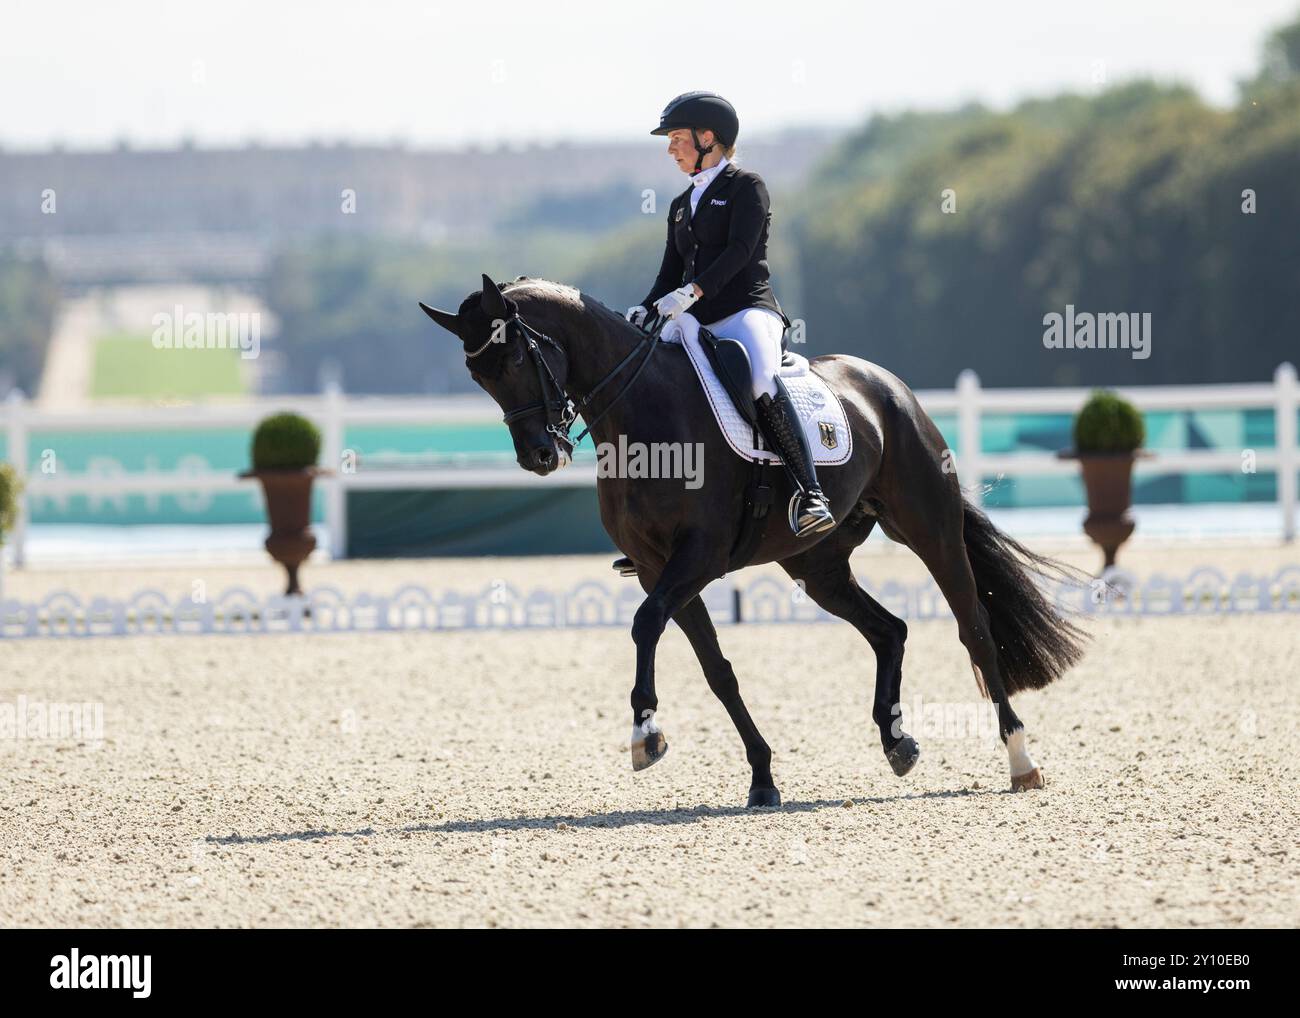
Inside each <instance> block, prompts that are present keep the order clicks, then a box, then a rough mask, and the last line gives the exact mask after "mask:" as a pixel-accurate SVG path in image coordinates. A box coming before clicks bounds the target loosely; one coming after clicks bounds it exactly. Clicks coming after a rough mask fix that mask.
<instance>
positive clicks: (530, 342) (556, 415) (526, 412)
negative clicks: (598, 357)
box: [465, 311, 668, 449]
mask: <svg viewBox="0 0 1300 1018" xmlns="http://www.w3.org/2000/svg"><path fill="white" fill-rule="evenodd" d="M656 317H658V318H659V320H658V321H657V322H656V323H655V326H654V328H653V329H651V330H649V331H648V332H646V333H645V335H644V336H643V337H642V339H641V341H640V342H639V343H637V345H636V346H635V347H633V349H632V352H631V353H629V354H628V355H627V356H626V357H624V358H623V359H622V360H621V361H619V363H618V366H617V367H615V368H614V370H613V371H611V372H609V374H607V375H606V376H605V377H604V378H602V379H601V380H600V381H599V382H597V383H596V385H595V387H594V388H593V389H592V390H591V391H590V392H589V393H587V395H585V396H583V397H582V399H580V400H578V402H577V403H574V401H573V399H572V398H571V397H570V396H569V394H568V392H567V391H565V388H564V386H563V385H561V384H560V381H559V379H557V378H556V377H555V373H554V372H553V371H551V366H550V365H549V364H547V363H546V358H545V357H543V356H542V347H541V343H547V344H549V345H550V346H553V347H554V348H555V349H556V350H559V351H560V353H562V354H564V355H565V356H566V357H567V356H568V353H567V351H566V350H565V349H564V347H562V346H560V344H559V343H557V342H556V341H555V340H553V339H552V338H551V337H550V336H548V335H546V334H545V333H544V332H538V331H537V330H536V329H534V328H533V327H532V326H531V325H529V324H528V323H527V322H525V321H524V319H523V317H522V316H521V315H520V314H519V312H518V311H516V312H515V313H514V315H513V316H512V317H511V318H509V319H508V320H507V321H506V328H507V329H509V328H510V327H511V326H518V327H519V332H520V335H521V336H523V339H524V345H525V349H527V351H528V355H529V356H530V357H531V358H532V360H533V367H534V368H535V369H536V371H537V384H538V386H539V388H540V390H541V394H542V398H541V399H540V400H538V401H537V402H534V403H526V404H525V405H524V406H521V407H516V408H515V409H514V410H508V411H506V414H505V416H504V417H503V418H502V420H503V421H505V423H506V424H513V423H514V422H515V421H518V420H522V419H523V418H525V417H529V416H531V415H533V414H539V413H544V414H546V430H547V431H549V432H550V433H551V434H552V435H554V436H555V437H556V438H558V439H561V440H563V441H564V442H565V444H566V445H568V446H569V448H570V449H573V448H576V447H577V445H578V443H579V442H581V441H582V440H583V439H584V438H586V437H587V435H589V434H590V433H591V429H592V428H594V427H595V426H596V425H597V424H598V423H599V422H600V420H601V418H603V417H604V416H605V415H606V414H607V413H609V412H610V410H612V409H613V408H614V404H616V403H617V402H618V401H619V400H620V399H622V398H623V395H624V394H625V393H626V392H627V391H628V389H630V388H632V385H633V383H634V382H636V380H637V379H638V378H639V377H640V376H641V372H642V371H644V370H645V367H646V365H647V364H649V363H650V358H651V357H653V356H654V353H655V350H656V348H658V346H659V333H660V332H662V331H663V327H664V325H665V324H667V321H668V319H667V318H663V317H660V316H656ZM539 340H540V341H541V342H540V343H539ZM493 342H494V340H491V339H489V340H488V341H487V342H486V343H484V344H483V345H482V346H480V347H479V348H478V349H477V350H475V351H473V352H472V353H467V354H466V355H465V356H466V357H467V358H473V357H477V356H478V355H479V354H481V353H483V351H484V350H486V349H487V348H488V347H489V346H490V345H491V344H492V343H493ZM643 348H644V350H645V356H644V357H642V358H641V363H640V364H638V365H637V367H636V371H634V372H633V373H632V377H631V378H629V379H628V380H627V383H626V384H625V385H624V386H623V388H622V389H620V390H619V391H618V395H617V396H615V397H614V398H613V399H612V400H610V401H609V403H608V404H607V405H606V407H605V409H604V410H602V411H601V412H600V413H599V414H597V415H596V418H595V419H594V420H593V421H592V422H591V423H590V424H589V425H587V427H586V428H584V429H583V431H582V434H581V435H579V436H578V437H577V438H576V439H572V438H570V437H569V429H570V428H571V427H573V422H574V421H575V420H577V418H578V415H579V414H581V413H582V412H583V411H584V410H586V409H587V406H588V404H590V403H591V400H592V398H593V397H595V395H596V393H598V392H600V390H601V389H603V388H604V387H605V386H606V384H608V383H609V382H610V381H612V380H613V379H614V377H615V376H616V375H618V373H619V372H620V371H622V370H623V369H624V368H625V367H627V366H628V365H629V364H630V363H631V362H632V361H633V360H634V359H635V358H636V356H637V355H638V354H639V353H641V351H642V349H643Z"/></svg>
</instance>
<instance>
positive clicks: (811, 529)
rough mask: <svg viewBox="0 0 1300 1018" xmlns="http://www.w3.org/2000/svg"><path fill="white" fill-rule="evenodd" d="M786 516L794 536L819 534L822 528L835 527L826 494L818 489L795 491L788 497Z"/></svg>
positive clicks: (833, 516)
mask: <svg viewBox="0 0 1300 1018" xmlns="http://www.w3.org/2000/svg"><path fill="white" fill-rule="evenodd" d="M786 516H787V519H788V520H789V523H790V529H791V530H792V531H794V535H795V537H803V536H804V535H805V534H820V533H821V532H822V531H824V530H833V529H834V527H835V514H834V513H833V512H831V507H830V503H829V502H828V501H827V500H826V496H825V495H824V494H822V492H820V491H812V492H808V493H806V494H805V493H804V492H802V491H796V492H795V493H794V494H793V495H792V496H791V497H790V506H789V509H788V510H787V513H786Z"/></svg>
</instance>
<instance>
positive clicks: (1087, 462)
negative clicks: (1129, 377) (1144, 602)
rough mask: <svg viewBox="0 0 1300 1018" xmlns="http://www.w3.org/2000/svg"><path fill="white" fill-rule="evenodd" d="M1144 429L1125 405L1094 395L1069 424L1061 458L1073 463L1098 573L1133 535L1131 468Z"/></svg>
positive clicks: (1109, 395) (1120, 399)
mask: <svg viewBox="0 0 1300 1018" xmlns="http://www.w3.org/2000/svg"><path fill="white" fill-rule="evenodd" d="M1145 439H1146V425H1145V424H1144V423H1143V421H1142V414H1141V413H1139V412H1138V409H1137V407H1135V406H1134V405H1133V404H1132V403H1130V402H1129V401H1128V400H1126V399H1124V398H1123V397H1121V396H1118V395H1116V394H1115V393H1113V392H1108V391H1106V390H1103V389H1097V390H1095V391H1094V392H1093V393H1092V395H1091V396H1089V397H1088V400H1087V402H1085V403H1084V404H1083V409H1081V410H1080V411H1079V416H1078V417H1076V418H1075V419H1074V448H1073V449H1071V450H1067V451H1065V452H1062V453H1061V454H1060V455H1061V457H1062V458H1063V459H1077V460H1078V461H1079V465H1080V467H1081V468H1082V469H1083V486H1084V488H1085V490H1086V491H1087V493H1088V515H1087V517H1086V518H1085V519H1084V521H1083V531H1084V533H1085V534H1087V535H1088V536H1089V537H1090V538H1092V540H1093V542H1094V543H1096V544H1097V545H1098V546H1100V548H1101V550H1102V552H1103V553H1104V554H1105V556H1106V559H1105V565H1104V566H1103V567H1102V568H1103V570H1105V569H1109V568H1110V567H1111V566H1113V565H1114V564H1115V554H1116V552H1118V551H1119V548H1120V545H1122V544H1123V543H1124V542H1125V541H1127V540H1128V539H1129V537H1130V536H1132V534H1133V528H1134V527H1135V526H1136V525H1137V523H1136V521H1135V520H1134V519H1133V512H1132V502H1133V464H1134V463H1135V462H1137V459H1138V457H1139V456H1146V455H1149V454H1148V453H1145V452H1143V451H1142V443H1143V441H1145Z"/></svg>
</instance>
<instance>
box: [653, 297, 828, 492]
mask: <svg viewBox="0 0 1300 1018" xmlns="http://www.w3.org/2000/svg"><path fill="white" fill-rule="evenodd" d="M718 338H719V339H725V338H726V337H724V336H719V337H718ZM660 339H661V340H663V342H665V343H680V344H681V345H682V346H683V347H684V348H685V350H686V354H687V356H688V357H689V358H690V361H691V365H692V366H693V367H694V368H695V374H696V375H698V376H699V379H700V384H701V385H702V386H703V387H704V394H705V395H706V396H707V397H708V399H709V406H711V407H713V416H714V417H716V418H717V420H718V427H719V428H721V429H722V434H723V435H724V436H726V439H727V444H728V445H730V446H731V448H732V449H733V450H735V452H736V454H737V455H738V456H743V457H744V458H745V459H747V460H751V461H752V460H758V459H763V460H768V461H769V462H772V463H780V462H781V457H779V456H778V455H777V454H776V453H774V452H772V451H771V450H770V449H766V448H762V449H760V448H758V447H757V446H755V445H754V429H753V428H752V427H750V425H749V422H748V421H746V420H745V418H744V417H742V416H741V415H740V412H739V411H738V410H737V409H736V406H735V404H734V403H733V402H732V401H731V397H730V396H729V395H728V394H727V390H726V389H725V388H724V387H723V385H722V382H721V381H719V379H718V376H717V375H716V374H715V373H714V371H713V365H712V364H711V363H710V362H709V358H708V355H707V354H706V353H705V352H704V350H703V348H702V347H701V345H700V323H699V321H698V320H696V319H695V317H694V316H692V315H691V314H690V313H685V314H682V315H680V316H678V317H677V318H676V319H675V320H673V321H670V322H669V323H668V324H667V325H665V326H664V330H663V332H661V333H660ZM791 356H793V358H794V364H792V365H789V366H785V367H782V368H781V372H780V373H781V381H782V382H784V383H785V387H786V389H787V390H788V391H789V393H790V402H791V403H792V404H793V405H794V408H795V411H796V412H797V413H798V415H799V420H800V423H802V424H803V428H804V433H805V434H806V435H807V436H808V447H809V448H810V449H812V452H813V462H814V463H815V464H816V465H817V466H828V467H829V466H837V465H839V464H841V463H847V462H848V460H849V457H850V456H852V455H853V435H852V433H851V432H850V431H849V422H848V418H847V417H846V416H845V414H844V407H843V405H842V404H841V403H840V400H839V397H838V396H836V395H835V393H833V392H831V390H830V388H829V387H828V386H827V385H826V383H825V382H823V381H822V380H821V379H820V378H818V377H817V376H816V375H815V374H813V373H812V371H811V370H810V368H809V366H808V358H807V357H802V356H800V355H799V354H793V355H791Z"/></svg>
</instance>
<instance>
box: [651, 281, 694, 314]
mask: <svg viewBox="0 0 1300 1018" xmlns="http://www.w3.org/2000/svg"><path fill="white" fill-rule="evenodd" d="M699 299H700V298H699V297H697V296H696V295H695V287H694V286H693V285H691V284H689V283H688V284H687V285H686V286H682V287H679V288H678V289H676V290H674V291H673V292H672V293H669V294H665V295H664V296H662V297H660V298H659V299H658V300H657V301H655V310H656V311H658V312H659V313H660V314H661V315H663V316H664V317H665V318H676V317H677V316H678V315H680V314H681V313H682V312H683V311H685V310H686V309H687V308H689V307H690V306H691V305H692V304H694V303H695V302H696V301H697V300H699Z"/></svg>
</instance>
